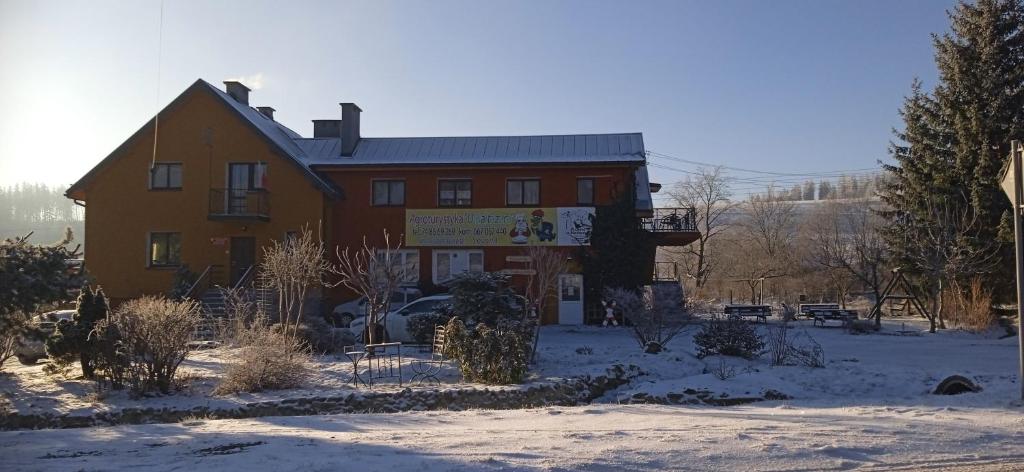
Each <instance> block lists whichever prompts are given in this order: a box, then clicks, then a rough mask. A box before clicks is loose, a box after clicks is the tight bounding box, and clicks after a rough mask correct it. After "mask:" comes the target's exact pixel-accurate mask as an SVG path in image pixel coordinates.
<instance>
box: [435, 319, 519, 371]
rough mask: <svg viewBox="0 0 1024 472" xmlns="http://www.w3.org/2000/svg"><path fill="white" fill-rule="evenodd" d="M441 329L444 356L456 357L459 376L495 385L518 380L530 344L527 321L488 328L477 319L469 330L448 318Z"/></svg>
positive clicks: (455, 320)
mask: <svg viewBox="0 0 1024 472" xmlns="http://www.w3.org/2000/svg"><path fill="white" fill-rule="evenodd" d="M445 330H446V331H445V339H446V340H447V343H446V346H445V356H446V357H448V358H451V359H455V360H456V361H458V363H459V370H460V371H461V372H462V377H463V378H465V379H466V380H468V381H470V382H481V383H486V384H497V385H503V384H513V383H519V382H522V380H523V376H525V375H526V371H527V368H528V365H529V361H530V352H531V348H532V345H531V344H530V333H531V331H530V329H529V328H528V325H522V326H520V325H518V324H511V323H510V324H507V325H506V326H504V327H501V328H492V327H490V326H488V325H486V324H483V323H480V324H478V325H476V327H475V328H474V329H472V330H469V329H467V328H466V326H465V325H464V324H463V323H462V321H461V320H460V319H459V318H452V319H451V320H450V321H449V322H448V324H447V325H446V327H445Z"/></svg>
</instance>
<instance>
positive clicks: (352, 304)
mask: <svg viewBox="0 0 1024 472" xmlns="http://www.w3.org/2000/svg"><path fill="white" fill-rule="evenodd" d="M422 296H423V293H422V292H420V290H419V289H417V288H400V289H398V290H395V291H394V292H391V300H390V304H391V306H404V305H406V304H408V303H411V302H413V301H415V300H417V299H419V298H420V297H422ZM364 315H366V297H359V298H357V299H355V300H350V301H347V302H345V303H342V304H340V305H338V306H336V307H334V310H333V311H332V312H331V313H330V314H329V315H327V322H328V323H330V324H332V325H333V326H334V327H335V328H347V327H349V325H350V324H351V323H352V320H354V319H356V318H362V317H363V316H364Z"/></svg>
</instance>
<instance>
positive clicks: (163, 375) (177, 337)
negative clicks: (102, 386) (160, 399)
mask: <svg viewBox="0 0 1024 472" xmlns="http://www.w3.org/2000/svg"><path fill="white" fill-rule="evenodd" d="M199 319H200V315H199V304H198V303H196V302H194V301H192V300H182V301H177V300H169V299H167V298H162V297H143V298H138V299H135V300H130V301H128V302H125V303H124V304H123V305H121V307H119V308H118V309H117V311H115V312H114V314H113V315H112V317H111V320H110V323H109V325H106V324H105V325H103V326H102V327H103V328H104V330H103V331H102V332H98V333H96V337H95V339H99V338H100V337H103V338H104V339H105V343H104V344H111V341H113V340H114V339H117V341H116V342H115V344H116V345H117V349H115V350H113V351H110V350H109V349H107V351H108V352H113V353H114V355H113V357H110V356H109V355H107V356H108V357H106V358H105V360H104V363H105V364H107V366H109V365H114V366H121V365H124V366H125V369H126V372H125V373H124V378H125V380H126V381H127V384H128V386H129V387H130V388H131V390H132V391H133V392H135V393H144V392H150V391H154V390H156V391H159V392H160V393H169V392H170V390H171V386H172V384H173V381H174V375H175V373H176V372H177V370H178V366H179V365H181V362H182V361H184V360H185V356H187V355H188V351H189V348H188V344H189V341H191V340H192V337H193V335H194V334H195V331H196V327H197V326H198V325H199ZM105 368H109V367H106V366H105ZM104 375H107V376H108V378H110V380H111V381H112V383H113V380H114V379H113V377H114V374H112V373H111V372H105V373H104Z"/></svg>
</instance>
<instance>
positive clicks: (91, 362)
mask: <svg viewBox="0 0 1024 472" xmlns="http://www.w3.org/2000/svg"><path fill="white" fill-rule="evenodd" d="M77 305H78V306H77V308H76V310H75V315H74V317H72V319H71V320H62V321H61V322H60V323H57V329H56V330H55V331H54V333H53V335H52V336H50V338H49V339H47V340H46V353H47V355H49V356H50V357H51V358H54V359H56V360H57V361H58V362H65V363H70V362H74V361H75V360H76V359H77V360H78V361H79V363H80V364H81V365H82V376H84V377H85V378H87V379H91V378H93V377H94V374H95V354H96V353H97V352H98V348H99V346H97V345H96V344H97V339H98V338H97V337H95V336H91V335H92V334H93V329H95V328H96V323H98V322H99V321H100V320H104V319H106V318H107V313H108V311H109V307H108V306H107V297H106V295H104V294H103V289H96V291H93V290H92V289H91V288H90V287H89V286H88V285H86V286H85V287H82V293H81V295H79V296H78V304H77Z"/></svg>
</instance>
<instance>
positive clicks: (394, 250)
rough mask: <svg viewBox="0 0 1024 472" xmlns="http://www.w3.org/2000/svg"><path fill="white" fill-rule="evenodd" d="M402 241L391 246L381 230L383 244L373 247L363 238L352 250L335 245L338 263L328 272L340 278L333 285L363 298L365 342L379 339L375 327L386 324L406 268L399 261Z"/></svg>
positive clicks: (386, 234) (389, 240)
mask: <svg viewBox="0 0 1024 472" xmlns="http://www.w3.org/2000/svg"><path fill="white" fill-rule="evenodd" d="M401 247H402V244H401V243H397V244H396V245H395V246H394V247H392V246H391V236H390V235H389V234H388V232H387V230H385V231H384V247H382V248H374V247H371V246H370V245H369V244H368V243H367V242H366V238H365V237H364V238H363V246H362V247H361V248H359V249H358V250H355V251H351V250H350V249H351V248H347V247H346V248H345V250H344V251H340V252H339V250H338V249H339V248H335V249H334V252H335V256H336V257H337V259H338V263H337V264H335V265H334V266H332V267H331V268H330V271H331V272H332V273H333V274H335V275H337V276H338V277H339V278H340V281H339V282H338V283H336V284H334V286H338V285H344V286H345V287H348V288H349V289H350V290H352V291H353V292H356V293H357V294H359V295H362V296H363V297H366V327H367V333H366V337H365V338H364V341H365V342H366V344H375V343H377V342H380V341H382V340H381V339H377V337H378V333H377V326H384V324H385V323H386V321H387V320H386V319H385V317H386V316H387V312H388V307H389V305H390V302H391V293H392V292H394V291H395V290H396V289H398V287H399V286H400V285H401V283H402V281H403V280H404V279H405V278H406V272H407V271H408V270H409V268H408V267H407V266H406V265H405V264H404V263H403V262H402V257H401V253H400V252H399V249H401ZM379 334H381V335H383V333H379Z"/></svg>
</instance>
